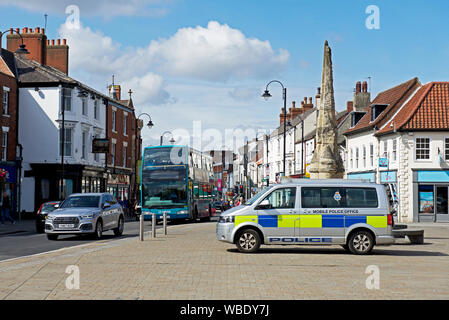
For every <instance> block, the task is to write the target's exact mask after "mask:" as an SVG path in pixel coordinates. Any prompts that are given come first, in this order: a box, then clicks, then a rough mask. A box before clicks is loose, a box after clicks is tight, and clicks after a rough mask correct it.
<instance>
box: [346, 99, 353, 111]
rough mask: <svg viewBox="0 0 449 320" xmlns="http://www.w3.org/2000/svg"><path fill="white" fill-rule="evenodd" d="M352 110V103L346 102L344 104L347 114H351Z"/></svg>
mask: <svg viewBox="0 0 449 320" xmlns="http://www.w3.org/2000/svg"><path fill="white" fill-rule="evenodd" d="M353 110H354V102H352V101H347V102H346V111H347V112H348V113H350V112H352V111H353Z"/></svg>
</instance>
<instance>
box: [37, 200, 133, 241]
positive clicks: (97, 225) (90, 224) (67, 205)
mask: <svg viewBox="0 0 449 320" xmlns="http://www.w3.org/2000/svg"><path fill="white" fill-rule="evenodd" d="M124 226H125V216H124V213H123V208H122V206H121V205H120V204H119V203H118V202H117V200H116V199H115V198H114V197H113V196H112V195H110V194H109V193H75V194H72V195H70V196H68V197H67V199H65V200H64V201H63V202H62V203H61V204H60V206H59V208H58V209H56V210H54V211H53V212H51V213H50V214H48V215H47V219H46V220H45V233H46V234H47V238H48V239H49V240H57V239H58V236H59V235H64V234H92V235H94V236H95V238H97V239H100V238H101V237H102V236H103V232H104V231H107V230H113V231H114V234H115V235H116V236H120V235H122V233H123V229H124Z"/></svg>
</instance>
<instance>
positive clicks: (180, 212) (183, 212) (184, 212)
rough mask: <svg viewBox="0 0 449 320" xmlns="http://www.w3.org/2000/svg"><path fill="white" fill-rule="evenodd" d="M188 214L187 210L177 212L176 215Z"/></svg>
mask: <svg viewBox="0 0 449 320" xmlns="http://www.w3.org/2000/svg"><path fill="white" fill-rule="evenodd" d="M187 213H188V212H187V210H179V211H178V214H187Z"/></svg>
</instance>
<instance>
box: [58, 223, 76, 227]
mask: <svg viewBox="0 0 449 320" xmlns="http://www.w3.org/2000/svg"><path fill="white" fill-rule="evenodd" d="M74 227H75V225H74V224H60V225H59V228H74Z"/></svg>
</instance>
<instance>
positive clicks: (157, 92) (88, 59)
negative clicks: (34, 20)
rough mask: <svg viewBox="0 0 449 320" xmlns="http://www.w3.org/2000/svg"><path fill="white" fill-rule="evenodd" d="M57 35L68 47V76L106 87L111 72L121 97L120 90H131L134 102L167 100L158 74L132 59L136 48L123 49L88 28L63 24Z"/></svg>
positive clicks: (167, 94)
mask: <svg viewBox="0 0 449 320" xmlns="http://www.w3.org/2000/svg"><path fill="white" fill-rule="evenodd" d="M59 34H60V35H61V37H63V38H66V39H67V43H68V45H69V47H70V50H69V54H70V58H69V65H70V74H71V75H77V76H79V77H78V78H79V79H80V80H81V78H80V77H82V78H83V79H89V82H91V83H96V84H100V85H101V87H106V82H107V81H109V82H110V81H111V80H110V79H111V77H112V75H115V78H116V80H117V83H119V84H120V85H121V86H122V91H123V93H122V97H126V95H125V94H124V93H125V92H126V91H127V90H129V89H132V90H133V92H134V94H133V101H134V103H135V104H136V105H137V104H155V105H159V104H164V103H167V102H170V100H171V99H170V94H169V93H168V92H167V91H166V90H165V89H164V81H163V78H162V76H160V75H158V74H155V73H153V72H152V71H151V69H150V66H149V65H147V64H145V63H144V62H143V61H140V60H139V59H138V60H139V61H134V60H133V56H134V55H136V52H137V51H139V50H137V51H136V50H135V49H132V48H129V49H123V48H122V46H121V45H120V43H118V42H115V41H114V40H112V38H110V37H108V36H105V35H104V34H103V33H101V32H98V31H97V32H94V31H92V30H91V29H90V28H89V27H83V26H81V27H80V28H79V29H70V28H68V27H67V25H65V24H64V25H62V26H61V27H60V29H59ZM133 61H134V62H133Z"/></svg>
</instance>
